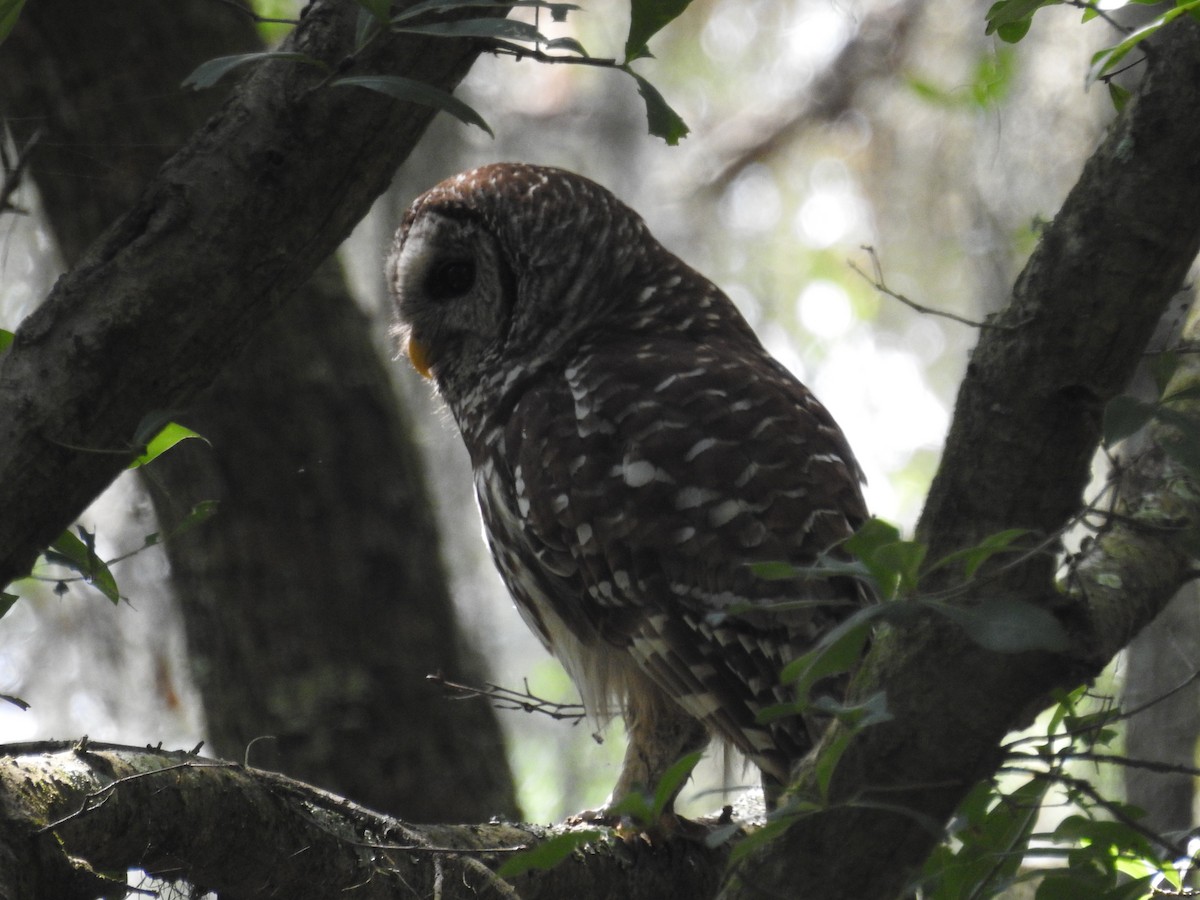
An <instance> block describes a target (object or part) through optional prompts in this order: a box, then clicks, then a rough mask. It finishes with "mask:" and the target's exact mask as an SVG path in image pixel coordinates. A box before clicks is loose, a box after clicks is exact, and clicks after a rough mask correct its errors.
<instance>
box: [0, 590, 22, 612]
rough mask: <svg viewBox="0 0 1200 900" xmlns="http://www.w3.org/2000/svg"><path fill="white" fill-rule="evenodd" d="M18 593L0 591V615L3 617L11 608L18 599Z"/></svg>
mask: <svg viewBox="0 0 1200 900" xmlns="http://www.w3.org/2000/svg"><path fill="white" fill-rule="evenodd" d="M20 599H21V597H20V595H19V594H10V593H8V592H7V591H0V617H3V616H4V615H5V614H7V613H8V611H9V610H10V609H12V608H13V604H14V603H16V602H17V601H18V600H20Z"/></svg>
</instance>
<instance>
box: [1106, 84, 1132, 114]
mask: <svg viewBox="0 0 1200 900" xmlns="http://www.w3.org/2000/svg"><path fill="white" fill-rule="evenodd" d="M1130 96H1131V94H1130V93H1129V91H1128V90H1127V89H1126V88H1123V87H1121V85H1119V84H1117V83H1116V82H1115V81H1110V82H1109V83H1108V98H1109V99H1110V100H1112V105H1113V109H1115V110H1116V111H1117V112H1120V111H1121V110H1123V109H1124V108H1125V104H1126V103H1128V102H1129V98H1130Z"/></svg>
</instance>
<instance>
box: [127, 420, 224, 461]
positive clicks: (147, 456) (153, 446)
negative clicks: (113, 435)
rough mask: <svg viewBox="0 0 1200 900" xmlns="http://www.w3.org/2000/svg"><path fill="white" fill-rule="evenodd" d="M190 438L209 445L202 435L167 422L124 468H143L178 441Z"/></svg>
mask: <svg viewBox="0 0 1200 900" xmlns="http://www.w3.org/2000/svg"><path fill="white" fill-rule="evenodd" d="M143 421H145V420H143ZM192 438H198V439H199V440H202V441H204V443H206V444H208V443H209V441H208V438H206V437H204V435H202V434H200V433H198V432H195V431H192V429H190V428H186V427H184V426H183V425H180V424H178V423H176V422H168V423H167V424H166V425H164V426H163V427H162V428H161V429H160V430H159V432H158V434H156V435H155V436H154V437H152V438H150V440H148V441H146V444H145V446H146V449H145V451H143V453H142V454H141V455H140V456H139V457H138V458H137V459H135V460H134V461H133V462H131V463H130V464H129V465H128V466H127V467H126V468H129V469H136V468H138V466H144V465H146V463H148V462H151V461H153V460H155V459H158V457H160V456H162V455H163V454H164V453H166V452H167V451H168V450H170V449H171V448H172V447H174V446H175V445H176V444H178V443H179V442H180V441H186V440H190V439H192ZM139 444H140V442H139ZM210 446H211V445H210Z"/></svg>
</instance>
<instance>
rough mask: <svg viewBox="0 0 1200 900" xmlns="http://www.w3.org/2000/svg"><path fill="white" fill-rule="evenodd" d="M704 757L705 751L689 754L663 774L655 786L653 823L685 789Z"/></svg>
mask: <svg viewBox="0 0 1200 900" xmlns="http://www.w3.org/2000/svg"><path fill="white" fill-rule="evenodd" d="M703 755H704V751H703V750H697V751H696V752H695V753H689V754H688V755H687V756H685V757H683V758H682V759H680V760H678V761H676V762H675V763H673V764H672V765H671V767H670V768H669V769H667V771H665V772H663V774H662V777H661V778H660V779H659V780H658V784H657V785H655V786H654V819H652V820H651V821H654V820H657V819H658V817H659V816H661V815H662V814H663V811H664V810H665V809H666V808H667V807H668V806H669V805H670V803H671V800H672V799H673V798H674V797H675V795H676V794H678V793H679V790H680V788H682V787H683V783H684V782H685V781H687V780H688V778H690V777H691V775H692V769H694V768H696V763H698V762H700V757H702V756H703Z"/></svg>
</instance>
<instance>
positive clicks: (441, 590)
mask: <svg viewBox="0 0 1200 900" xmlns="http://www.w3.org/2000/svg"><path fill="white" fill-rule="evenodd" d="M131 45H132V47H133V48H134V50H135V52H132V53H131V52H130V48H131ZM254 49H260V42H259V41H258V38H257V35H256V32H255V28H254V26H253V23H252V22H251V20H250V18H249V17H247V16H246V15H243V14H240V13H238V12H237V11H236V10H232V9H229V8H227V7H216V8H214V6H213V4H212V3H211V2H208V0H189V2H179V3H173V4H170V5H164V4H162V3H158V2H153V0H137V2H129V3H124V4H121V5H120V6H119V7H117V8H108V7H97V6H96V5H95V4H92V3H87V2H82V0H44V2H40V3H37V4H33V5H31V6H30V8H29V9H28V10H27V11H26V12H25V14H24V16H23V17H22V20H21V22H20V25H19V27H18V28H17V29H16V31H15V32H14V33H13V35H12V37H11V38H10V39H9V41H8V42H7V43H6V44H5V47H4V53H3V54H0V102H2V103H3V108H4V109H5V111H6V113H7V115H8V116H9V117H10V120H11V122H12V127H13V129H14V131H15V133H16V136H17V141H18V144H21V143H23V142H24V139H27V138H28V136H29V135H31V134H33V133H34V132H35V131H40V134H41V138H40V141H39V144H38V145H37V147H36V148H35V151H34V153H33V156H32V159H31V163H30V173H31V174H32V175H33V177H34V178H35V180H36V181H37V184H38V186H39V188H40V190H41V194H42V197H43V201H44V206H45V210H46V215H47V218H48V220H49V223H50V225H51V227H52V229H53V230H54V232H55V234H56V235H57V236H58V238H59V244H60V248H61V250H62V253H63V256H64V258H65V259H66V261H67V262H68V264H71V263H74V262H75V261H76V260H77V259H78V258H79V257H81V256H82V254H83V253H84V251H85V250H86V247H87V243H88V242H89V241H90V240H92V239H94V238H95V236H96V235H97V234H98V233H99V232H100V230H101V226H102V223H106V222H108V221H111V220H113V219H115V218H116V217H117V216H118V215H119V214H120V213H121V212H123V211H124V210H125V209H126V208H127V207H128V206H129V205H132V204H133V203H134V202H135V201H136V199H137V196H138V193H139V192H140V191H141V190H142V189H143V188H144V186H145V185H146V184H148V183H149V182H150V181H151V179H152V178H153V176H154V173H155V171H156V170H157V168H158V167H159V166H160V165H161V164H162V162H163V159H165V157H166V156H167V155H168V154H169V153H170V152H171V151H172V150H173V149H174V148H177V147H178V146H180V145H181V144H183V143H184V142H185V141H186V140H187V138H188V136H189V135H190V134H191V133H192V132H193V131H195V129H196V128H198V127H199V126H200V125H201V124H202V123H203V121H204V116H205V115H206V114H208V113H210V112H211V111H212V108H214V107H215V105H216V102H217V98H218V97H219V96H220V94H219V93H215V92H214V93H209V92H199V93H198V92H192V91H186V90H182V89H180V88H178V87H177V86H178V85H179V84H180V82H181V81H182V80H183V78H184V77H185V76H186V75H187V74H188V72H189V71H191V69H192V68H194V67H195V66H196V65H198V64H200V63H201V62H203V61H205V60H206V59H209V58H213V57H216V56H222V55H229V54H232V53H235V52H247V51H251V50H254ZM114 110H121V111H124V114H121V115H115V114H113V111H114ZM131 130H132V132H133V133H131ZM218 265H219V263H218ZM175 418H177V419H179V420H181V421H183V422H185V423H186V424H187V425H189V426H191V427H193V428H195V429H196V430H197V431H199V432H200V433H201V434H203V435H204V436H205V437H206V438H207V439H208V440H209V441H210V442H211V446H199V445H198V446H183V447H180V448H178V449H177V450H176V451H174V452H173V453H171V454H168V455H166V456H164V457H162V458H161V459H160V460H159V461H157V462H156V463H155V465H154V466H153V467H152V468H151V469H149V470H147V474H148V475H149V479H148V481H149V486H150V487H151V494H152V497H153V498H154V500H155V505H156V509H157V512H158V514H159V518H160V520H161V523H162V526H163V528H164V529H165V530H166V531H167V532H170V531H171V530H172V527H173V526H174V525H175V524H176V523H178V521H179V520H180V519H181V518H182V517H184V516H186V514H187V512H188V510H190V509H191V508H192V506H193V505H194V504H195V503H197V502H199V501H202V500H217V501H218V502H219V504H220V512H219V515H218V516H217V517H216V518H215V519H214V520H212V521H210V522H208V523H207V524H206V525H205V526H204V527H202V528H200V529H197V530H195V531H192V532H190V533H188V534H186V535H183V536H181V537H180V538H178V539H177V540H173V541H168V542H167V545H166V547H167V552H168V555H169V558H170V560H171V566H172V575H173V585H174V588H175V594H176V595H177V596H178V598H179V600H180V602H181V604H182V608H183V613H184V617H185V621H186V625H187V632H188V639H189V647H190V656H191V662H192V664H193V669H194V671H195V673H196V677H197V681H198V683H199V685H200V688H201V693H202V696H203V699H204V707H205V714H206V720H207V724H208V734H209V738H210V744H211V746H212V747H213V748H214V750H215V752H216V753H218V754H220V755H223V756H226V757H229V758H234V759H240V758H242V757H243V755H244V754H245V752H246V748H247V746H248V745H249V744H250V742H251V741H253V740H254V739H255V738H257V737H260V736H264V735H270V736H271V737H272V740H268V741H260V742H257V743H256V744H255V748H254V751H253V756H252V758H253V759H254V760H255V761H256V762H257V763H258V764H259V765H263V766H267V767H270V768H273V769H279V770H281V771H285V772H288V773H289V774H291V775H293V776H295V777H298V778H302V779H304V780H307V781H310V782H312V783H314V784H319V785H321V786H323V787H326V788H328V789H330V790H335V791H337V792H338V793H341V794H343V795H345V796H348V797H353V798H354V799H356V800H359V801H361V802H365V803H369V804H371V805H372V806H374V807H377V808H381V809H388V810H392V811H394V812H397V813H403V814H404V815H405V816H407V817H410V818H413V819H419V820H422V821H466V820H471V819H479V818H487V817H488V816H491V815H495V814H501V815H506V816H515V815H516V802H515V797H514V793H513V787H512V779H511V775H510V774H509V772H508V769H507V765H506V763H505V756H504V752H503V743H502V739H501V736H500V732H499V727H498V724H497V722H496V720H495V715H494V713H493V711H492V710H491V709H490V708H489V707H487V706H486V705H485V704H484V703H482V702H475V703H466V704H464V703H451V702H448V701H447V700H445V699H444V698H443V697H442V696H441V695H440V693H439V692H438V691H436V690H435V689H434V688H432V687H431V686H429V685H428V684H427V682H426V680H425V676H426V675H427V674H430V673H434V672H446V673H453V674H454V676H455V677H457V678H460V679H462V680H467V681H478V680H480V676H479V675H478V668H477V666H476V665H475V663H474V662H473V661H472V660H471V659H470V657H469V656H468V655H465V654H464V653H462V652H461V648H460V638H459V634H458V627H457V623H456V621H455V616H454V608H453V605H452V603H451V601H450V598H449V595H448V590H447V587H446V584H445V580H444V577H443V573H442V571H441V568H440V564H439V556H438V546H437V535H436V533H435V527H434V523H433V518H432V515H431V511H430V501H429V498H428V496H427V493H426V490H425V485H424V473H423V472H422V470H421V466H420V465H419V460H418V457H417V455H416V453H415V450H414V448H413V446H412V442H411V440H410V435H409V425H408V422H407V420H406V418H405V417H404V415H403V410H402V408H401V407H400V406H399V405H398V403H397V401H396V398H395V397H394V396H393V393H392V390H391V387H390V380H389V377H388V373H387V371H386V369H385V366H384V363H383V362H382V361H381V360H380V359H379V356H378V354H377V352H376V350H375V346H374V343H373V340H372V334H371V326H370V323H369V322H368V320H367V319H366V317H365V316H364V315H363V314H362V313H361V312H360V311H359V309H358V308H357V306H356V305H355V303H354V301H353V300H352V299H351V297H350V293H349V290H348V288H347V285H346V283H345V280H344V278H342V276H341V272H340V270H339V269H338V267H337V266H336V265H335V264H332V263H330V264H327V265H326V266H324V267H323V268H322V269H320V270H318V272H317V274H316V275H315V276H314V277H313V278H310V279H309V280H308V281H306V282H305V283H304V284H303V285H302V286H300V287H299V288H298V289H297V290H296V291H295V293H294V295H293V296H291V297H290V298H287V299H286V301H285V302H283V303H282V304H281V308H280V309H279V310H278V311H277V312H275V313H274V314H272V315H271V316H270V317H269V318H268V319H267V320H266V322H265V323H264V324H263V326H262V329H261V331H260V332H259V333H258V334H256V335H255V336H254V337H253V338H252V339H251V343H250V345H249V346H248V347H247V348H246V350H244V351H243V352H242V353H241V354H240V355H238V356H237V357H236V358H234V359H232V360H230V361H229V362H228V363H227V365H226V366H225V368H224V371H223V372H222V373H221V375H220V376H219V377H218V379H217V381H216V382H215V383H214V384H213V385H212V386H211V387H210V388H208V389H206V390H204V391H202V392H201V393H200V394H198V395H197V396H196V398H195V399H194V401H193V402H192V403H190V404H188V406H187V407H186V408H183V409H181V410H180V412H179V413H178V414H177V415H175ZM467 735H469V736H470V740H464V737H465V736H467ZM451 772H453V773H456V774H455V776H454V777H447V773H451ZM439 781H440V782H441V784H440V786H439V787H438V789H436V790H433V789H431V785H434V784H438V782H439Z"/></svg>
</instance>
